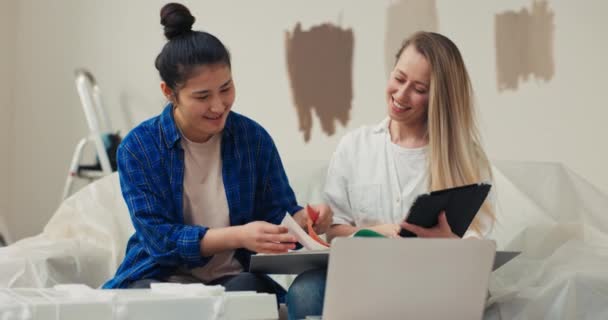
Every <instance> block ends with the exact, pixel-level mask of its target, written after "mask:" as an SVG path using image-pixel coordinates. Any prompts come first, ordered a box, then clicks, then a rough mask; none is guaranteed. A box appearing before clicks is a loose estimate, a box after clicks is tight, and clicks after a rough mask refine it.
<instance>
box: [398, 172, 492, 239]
mask: <svg viewBox="0 0 608 320" xmlns="http://www.w3.org/2000/svg"><path fill="white" fill-rule="evenodd" d="M491 187H492V186H491V185H490V184H486V183H479V184H470V185H466V186H461V187H456V188H450V189H443V190H438V191H433V192H431V193H425V194H421V195H419V196H418V197H417V198H416V200H414V203H413V204H412V206H411V208H410V212H409V215H408V216H407V218H406V219H405V221H407V222H408V223H410V224H414V225H417V226H420V227H424V228H432V227H434V226H435V225H437V222H438V217H439V214H440V213H441V211H445V214H446V217H447V220H448V224H449V225H450V228H452V232H454V234H456V235H458V236H459V237H461V238H462V236H464V233H465V232H466V231H467V229H468V228H469V225H470V224H471V222H472V221H473V218H475V215H476V214H477V211H479V208H481V205H482V204H483V202H484V201H485V199H486V197H487V196H488V193H489V192H490V188H491ZM399 235H400V236H402V237H416V235H415V234H413V233H411V232H409V231H407V230H405V229H401V231H400V232H399Z"/></svg>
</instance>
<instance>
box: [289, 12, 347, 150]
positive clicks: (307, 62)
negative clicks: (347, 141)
mask: <svg viewBox="0 0 608 320" xmlns="http://www.w3.org/2000/svg"><path fill="white" fill-rule="evenodd" d="M353 47H354V35H353V31H352V29H342V28H340V27H337V26H334V25H331V24H322V25H318V26H314V27H312V28H310V30H308V31H305V30H302V26H301V25H300V23H298V24H297V25H296V26H295V27H294V29H293V31H291V32H289V31H286V32H285V48H286V54H287V71H288V75H289V81H290V84H291V90H292V95H293V99H294V104H295V107H296V109H297V112H298V121H299V130H300V131H302V132H303V134H304V141H306V142H308V141H310V133H311V129H312V119H313V118H312V117H313V114H316V115H317V116H318V117H319V120H320V122H321V129H322V130H323V132H324V133H325V134H327V135H329V136H331V135H333V134H334V133H335V131H336V121H337V122H339V123H341V124H342V125H343V126H346V124H347V123H348V121H349V120H350V110H351V101H352V99H353V89H352V61H353Z"/></svg>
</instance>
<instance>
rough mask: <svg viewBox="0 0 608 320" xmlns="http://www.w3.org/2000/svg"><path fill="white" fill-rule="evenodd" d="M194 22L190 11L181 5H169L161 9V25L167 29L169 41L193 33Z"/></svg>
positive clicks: (166, 33) (166, 35) (166, 34)
mask: <svg viewBox="0 0 608 320" xmlns="http://www.w3.org/2000/svg"><path fill="white" fill-rule="evenodd" d="M194 20H195V19H194V17H193V16H192V15H191V14H190V10H188V8H186V7H185V6H184V5H182V4H179V3H168V4H166V5H165V6H163V8H162V9H160V24H162V25H163V26H164V27H165V37H166V38H167V40H171V39H173V38H175V37H177V36H180V35H182V34H185V33H188V32H191V31H192V25H193V24H194Z"/></svg>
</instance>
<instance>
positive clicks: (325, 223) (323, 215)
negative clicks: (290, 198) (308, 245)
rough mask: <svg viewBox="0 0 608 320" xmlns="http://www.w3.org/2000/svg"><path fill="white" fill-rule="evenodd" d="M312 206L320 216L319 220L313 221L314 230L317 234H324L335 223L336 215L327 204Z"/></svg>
mask: <svg viewBox="0 0 608 320" xmlns="http://www.w3.org/2000/svg"><path fill="white" fill-rule="evenodd" d="M310 206H311V207H312V209H313V210H314V211H315V212H317V213H318V214H319V215H318V217H317V219H316V220H314V221H313V224H312V228H313V229H315V232H316V233H317V234H324V233H325V232H327V229H329V226H330V225H331V223H332V221H333V218H334V213H333V212H332V211H331V208H330V207H329V206H328V205H326V204H313V205H310ZM309 218H310V216H309Z"/></svg>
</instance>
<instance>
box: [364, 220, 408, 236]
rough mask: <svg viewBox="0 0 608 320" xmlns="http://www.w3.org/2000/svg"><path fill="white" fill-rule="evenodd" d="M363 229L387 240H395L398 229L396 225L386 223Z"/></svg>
mask: <svg viewBox="0 0 608 320" xmlns="http://www.w3.org/2000/svg"><path fill="white" fill-rule="evenodd" d="M363 229H368V230H372V231H375V232H378V233H379V234H381V235H383V236H385V237H388V238H397V237H398V236H399V230H400V227H399V225H398V224H394V223H387V224H379V225H375V226H373V227H365V228H363Z"/></svg>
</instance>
